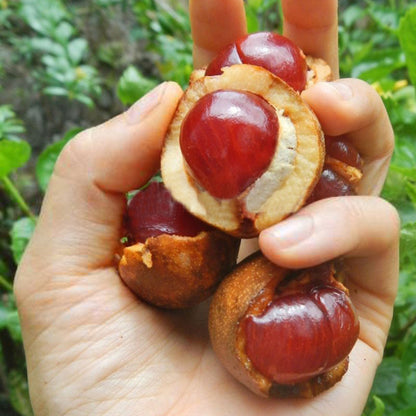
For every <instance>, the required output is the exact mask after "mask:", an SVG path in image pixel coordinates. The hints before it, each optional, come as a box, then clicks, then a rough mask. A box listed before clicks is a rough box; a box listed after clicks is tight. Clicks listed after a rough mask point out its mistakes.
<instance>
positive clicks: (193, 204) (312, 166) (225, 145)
mask: <svg viewBox="0 0 416 416" xmlns="http://www.w3.org/2000/svg"><path fill="white" fill-rule="evenodd" d="M206 96H208V98H205V97H206ZM231 96H232V97H233V99H234V98H235V97H236V96H238V97H239V99H236V100H235V101H233V100H231V101H232V103H231V104H230V102H231V101H230V97H231ZM253 96H254V97H255V98H254V99H252V98H253ZM241 97H242V98H241ZM247 97H249V98H247ZM240 98H241V99H240ZM222 99H225V100H226V101H227V99H228V104H227V111H226V112H225V113H228V114H227V115H225V116H224V115H223V116H221V114H219V113H218V111H217V110H218V109H221V108H224V107H221V102H220V100H222ZM213 102H214V104H213ZM256 122H257V125H256ZM246 125H249V129H248V131H249V133H248V134H247V135H246V136H244V135H243V133H242V130H243V129H244V126H246ZM259 125H260V126H259ZM201 126H203V128H202V127H201ZM273 126H274V127H273ZM256 129H257V130H259V131H266V136H265V138H264V136H262V137H259V134H258V133H257V130H256ZM274 136H275V137H274ZM198 141H199V142H198ZM190 143H191V144H192V146H190V145H189V144H190ZM198 143H199V145H198ZM181 147H182V149H184V152H182V149H181ZM243 147H245V149H243ZM224 149H226V150H225V152H226V155H225V156H224V153H223V150H224ZM207 157H209V158H210V159H209V160H208V162H207V160H206V158H207ZM323 162H324V137H323V133H322V130H321V128H320V125H319V122H318V120H317V118H316V116H315V115H314V114H313V112H312V111H311V110H310V109H309V107H308V106H307V105H306V104H305V103H304V102H303V100H302V99H301V97H300V96H299V94H297V93H296V92H295V91H294V90H293V89H292V88H291V87H289V86H288V85H287V84H286V83H285V82H283V81H282V80H281V79H280V78H278V77H276V76H274V75H273V74H272V73H271V72H269V71H267V70H266V69H263V68H260V67H258V66H252V65H246V64H240V65H233V66H230V67H226V68H223V71H222V73H221V75H215V76H204V77H199V78H196V79H194V80H193V82H191V84H190V86H189V88H188V89H187V90H186V91H185V94H184V97H183V98H182V100H181V102H180V103H179V106H178V109H177V112H176V114H175V117H174V119H173V121H172V123H171V125H170V130H169V132H168V135H167V137H166V140H165V145H164V149H163V153H162V161H161V171H162V177H163V180H164V182H165V185H166V187H167V188H168V189H169V191H170V192H171V193H172V195H173V198H174V199H176V200H177V201H179V202H180V203H182V204H183V205H184V206H185V207H186V208H187V210H188V211H190V212H191V213H192V214H193V215H195V216H196V217H198V218H200V219H202V220H203V221H205V222H208V223H209V224H211V225H213V226H215V227H217V228H219V229H221V230H223V231H225V232H227V233H229V234H232V235H235V236H238V237H253V236H256V235H258V233H259V232H260V231H261V230H262V229H264V228H266V227H268V226H270V225H272V224H275V223H277V222H279V221H281V220H282V219H283V218H285V217H286V216H288V215H290V214H291V213H293V212H296V211H297V210H298V209H299V208H300V207H301V206H302V205H303V204H304V203H305V202H306V200H307V198H308V196H309V195H310V193H311V191H312V189H313V188H314V187H315V185H316V183H317V181H318V179H319V176H320V174H321V170H322V166H323ZM204 165H206V166H208V168H206V170H205V171H204V172H203V173H202V174H201V173H200V170H201V169H200V168H201V167H203V166H204ZM228 172H232V174H231V176H233V175H234V176H236V178H235V181H234V182H233V181H232V180H229V179H228V175H229V174H228ZM201 178H202V179H201ZM231 179H232V178H231ZM230 183H232V186H231V188H232V189H233V191H230V190H229V189H228V188H230V187H229V184H230ZM235 184H237V185H235Z"/></svg>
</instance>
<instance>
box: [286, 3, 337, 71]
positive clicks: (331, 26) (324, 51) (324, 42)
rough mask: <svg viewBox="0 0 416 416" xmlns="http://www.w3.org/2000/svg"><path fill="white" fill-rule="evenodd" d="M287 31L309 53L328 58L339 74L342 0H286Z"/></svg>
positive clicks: (333, 68) (333, 69) (332, 67)
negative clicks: (340, 3)
mask: <svg viewBox="0 0 416 416" xmlns="http://www.w3.org/2000/svg"><path fill="white" fill-rule="evenodd" d="M282 10H283V34H284V35H285V36H287V37H288V38H290V39H291V40H292V41H293V42H295V43H296V45H298V46H299V47H300V48H301V49H302V50H303V51H304V52H305V54H307V55H312V56H314V57H316V58H322V59H324V60H325V61H326V62H327V63H328V64H329V65H330V67H331V69H332V71H333V74H334V76H335V77H336V78H338V70H339V69H338V68H339V65H338V1H337V0H307V1H306V0H282Z"/></svg>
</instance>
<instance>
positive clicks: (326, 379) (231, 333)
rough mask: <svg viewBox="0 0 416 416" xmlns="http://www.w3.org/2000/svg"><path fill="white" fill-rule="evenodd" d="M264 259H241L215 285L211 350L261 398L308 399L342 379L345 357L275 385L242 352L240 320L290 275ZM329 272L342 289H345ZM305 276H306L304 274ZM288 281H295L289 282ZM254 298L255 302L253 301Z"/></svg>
mask: <svg viewBox="0 0 416 416" xmlns="http://www.w3.org/2000/svg"><path fill="white" fill-rule="evenodd" d="M291 273H292V271H290V270H288V269H283V268H280V267H278V266H276V265H275V264H273V263H271V262H270V261H269V260H267V259H266V258H265V257H264V256H263V255H262V254H261V253H260V252H257V253H254V254H253V255H251V256H249V257H248V258H247V259H245V260H244V261H243V262H241V263H240V264H239V265H238V266H237V267H236V268H235V269H234V270H233V272H232V273H230V275H228V276H227V277H226V278H225V279H224V280H223V281H222V283H221V284H220V286H219V287H218V289H217V291H216V293H215V295H214V297H213V299H212V302H211V307H210V313H209V332H210V337H211V342H212V346H213V349H214V351H215V352H216V354H217V356H218V358H219V360H220V361H221V362H222V364H223V365H224V366H225V368H226V369H227V370H228V371H229V372H230V373H231V374H232V375H233V376H234V377H235V378H236V379H237V380H238V381H240V382H241V383H242V384H244V385H245V386H247V387H248V388H249V389H250V390H252V391H253V392H254V393H256V394H258V395H260V396H264V397H280V398H288V397H293V398H311V397H314V396H316V395H318V394H319V393H321V392H323V391H325V390H327V389H329V388H330V387H332V386H333V385H334V384H335V383H337V382H338V381H340V380H341V378H342V377H343V375H344V374H345V372H346V371H347V368H348V357H345V359H344V360H343V361H341V362H340V363H338V364H337V365H336V366H335V367H333V368H332V369H331V370H329V371H327V372H325V373H323V374H320V375H317V376H314V377H313V378H311V379H309V380H307V381H304V382H299V383H294V384H277V383H275V382H273V381H272V380H269V379H267V378H266V377H264V376H263V375H262V374H261V373H259V372H258V371H257V370H256V369H255V368H254V367H253V365H252V364H251V361H250V360H249V358H248V357H247V355H246V353H245V346H244V345H245V339H244V332H243V329H242V327H241V326H240V323H241V322H242V321H243V319H244V317H245V316H246V315H247V314H248V313H250V314H251V313H253V314H256V311H257V313H261V311H263V310H264V308H265V307H266V305H267V302H268V300H270V297H271V296H272V293H274V290H275V288H276V287H277V286H278V285H279V284H281V282H283V280H284V279H285V278H286V277H288V276H289V274H291ZM330 273H331V274H330V275H328V277H329V278H330V280H331V282H332V283H333V284H334V285H336V286H337V287H338V288H340V289H341V290H344V291H345V292H346V293H348V291H347V289H346V288H345V287H344V286H343V285H342V284H341V283H340V282H338V281H336V280H335V279H334V276H333V270H332V272H330ZM304 278H306V279H307V278H308V277H307V275H306V276H305V277H304ZM289 284H296V282H290V283H289ZM254 299H256V302H253V301H254Z"/></svg>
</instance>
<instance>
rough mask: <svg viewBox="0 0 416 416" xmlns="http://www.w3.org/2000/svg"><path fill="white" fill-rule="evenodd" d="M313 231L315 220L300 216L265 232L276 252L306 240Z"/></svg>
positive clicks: (308, 216) (307, 216)
mask: <svg viewBox="0 0 416 416" xmlns="http://www.w3.org/2000/svg"><path fill="white" fill-rule="evenodd" d="M312 231H313V219H312V217H311V216H310V215H298V216H295V217H292V218H289V219H287V220H285V221H282V222H281V223H279V224H277V225H275V226H273V227H271V228H269V229H268V230H266V231H264V234H266V235H264V237H266V238H267V239H270V240H271V241H270V243H272V244H273V245H274V248H275V249H276V250H279V249H280V250H282V249H287V248H289V247H292V246H295V245H297V244H299V243H300V242H301V241H303V240H306V239H307V238H308V237H309V236H310V235H311V234H312Z"/></svg>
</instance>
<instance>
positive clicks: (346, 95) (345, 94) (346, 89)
mask: <svg viewBox="0 0 416 416" xmlns="http://www.w3.org/2000/svg"><path fill="white" fill-rule="evenodd" d="M327 85H328V86H330V87H332V88H334V89H335V91H336V92H337V94H338V95H339V96H340V97H341V98H342V99H343V100H350V99H351V98H352V96H353V93H352V89H351V87H350V86H349V85H347V84H344V83H343V82H339V81H332V82H329V83H327Z"/></svg>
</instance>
